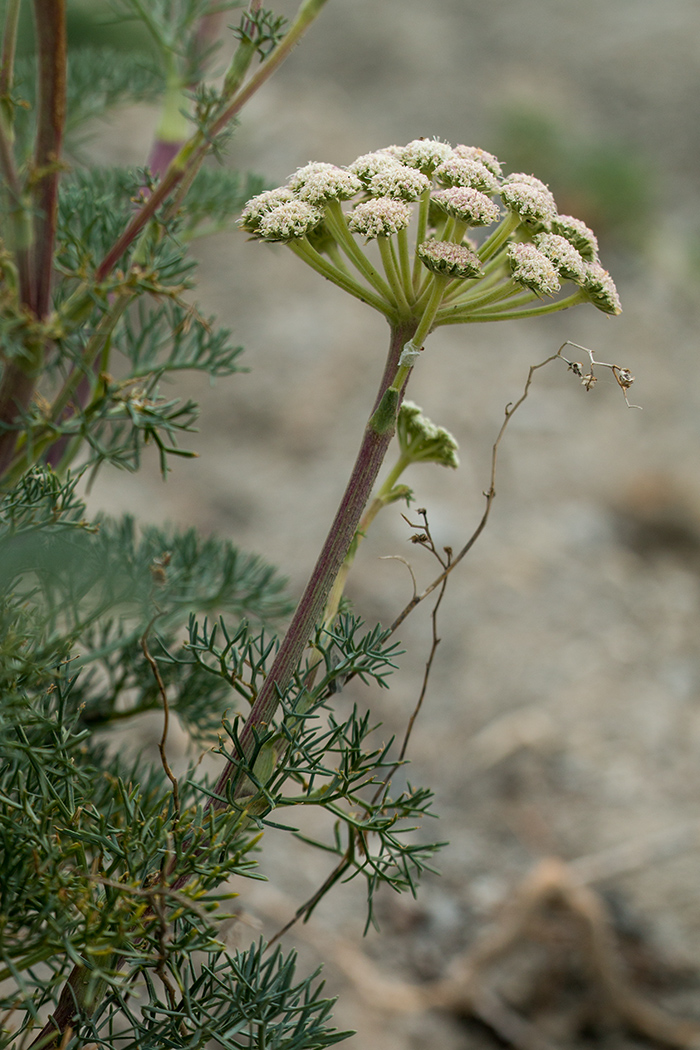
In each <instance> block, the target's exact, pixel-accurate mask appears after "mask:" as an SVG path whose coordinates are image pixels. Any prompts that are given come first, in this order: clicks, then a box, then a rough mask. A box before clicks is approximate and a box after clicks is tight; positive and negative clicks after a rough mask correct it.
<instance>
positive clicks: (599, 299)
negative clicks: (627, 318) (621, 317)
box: [583, 262, 622, 315]
mask: <svg viewBox="0 0 700 1050" xmlns="http://www.w3.org/2000/svg"><path fill="white" fill-rule="evenodd" d="M583 287H584V288H585V290H586V292H587V293H588V298H589V299H590V301H591V302H592V303H593V305H594V306H597V307H598V309H599V310H602V311H603V313H606V314H614V315H617V314H621V313H622V306H621V305H620V297H619V295H618V294H617V288H616V287H615V282H614V281H613V279H612V277H611V276H610V274H609V273H608V271H607V270H604V269H603V267H602V266H601V265H600V263H597V262H592V263H589V264H588V265H587V267H586V277H585V280H584V282H583Z"/></svg>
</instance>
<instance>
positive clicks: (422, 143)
mask: <svg viewBox="0 0 700 1050" xmlns="http://www.w3.org/2000/svg"><path fill="white" fill-rule="evenodd" d="M451 153H452V147H451V146H450V144H449V142H440V140H439V139H414V140H413V142H409V143H408V145H407V146H404V148H403V149H402V150H401V161H402V163H403V164H407V165H408V167H409V168H418V170H419V171H422V172H423V174H424V175H432V173H433V172H434V171H435V169H436V168H437V167H439V166H440V164H442V163H444V161H446V160H448V159H449V157H450V155H451Z"/></svg>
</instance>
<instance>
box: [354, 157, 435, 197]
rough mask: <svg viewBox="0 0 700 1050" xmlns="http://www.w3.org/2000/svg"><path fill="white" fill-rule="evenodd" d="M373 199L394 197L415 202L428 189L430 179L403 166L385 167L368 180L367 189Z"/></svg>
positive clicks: (413, 169)
mask: <svg viewBox="0 0 700 1050" xmlns="http://www.w3.org/2000/svg"><path fill="white" fill-rule="evenodd" d="M367 189H368V191H369V192H370V193H371V194H372V196H373V197H396V198H397V199H398V200H402V201H417V200H419V198H420V197H422V196H423V194H424V193H425V191H426V190H429V189H430V179H429V178H427V176H426V175H423V174H422V173H421V172H420V171H416V169H415V168H408V167H406V165H405V164H392V165H387V166H386V167H385V168H383V169H382V170H381V171H378V172H377V174H376V175H375V176H374V177H373V178H372V179H371V180H370V182H369V185H368V187H367Z"/></svg>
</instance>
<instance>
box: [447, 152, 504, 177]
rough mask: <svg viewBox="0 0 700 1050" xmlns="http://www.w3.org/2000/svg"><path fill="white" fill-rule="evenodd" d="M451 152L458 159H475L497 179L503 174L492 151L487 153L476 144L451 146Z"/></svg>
mask: <svg viewBox="0 0 700 1050" xmlns="http://www.w3.org/2000/svg"><path fill="white" fill-rule="evenodd" d="M452 152H453V154H454V155H455V157H459V158H460V160H475V161H477V162H478V163H479V164H483V165H484V167H485V168H488V169H489V171H490V172H491V174H492V175H496V176H497V177H498V178H499V179H500V177H501V175H502V174H503V169H502V168H501V165H500V163H499V161H498V157H494V155H493V153H489V152H488V151H487V150H485V149H480V148H479V147H478V146H453V147H452Z"/></svg>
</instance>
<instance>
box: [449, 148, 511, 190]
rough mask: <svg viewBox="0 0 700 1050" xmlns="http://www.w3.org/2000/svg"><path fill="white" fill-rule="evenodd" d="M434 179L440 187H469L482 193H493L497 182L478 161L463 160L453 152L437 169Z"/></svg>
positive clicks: (496, 187)
mask: <svg viewBox="0 0 700 1050" xmlns="http://www.w3.org/2000/svg"><path fill="white" fill-rule="evenodd" d="M435 178H436V180H437V182H439V183H440V184H441V185H442V186H470V187H471V189H473V190H480V191H481V192H482V193H495V192H496V190H497V189H498V181H497V179H496V177H495V176H494V175H492V173H491V172H490V171H489V169H488V168H487V167H486V166H485V165H484V164H481V163H480V162H479V161H478V160H463V159H462V158H461V157H456V156H455V155H454V152H453V153H452V155H451V156H450V157H448V159H447V160H446V161H444V163H442V164H441V165H440V167H439V168H436V169H435Z"/></svg>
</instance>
